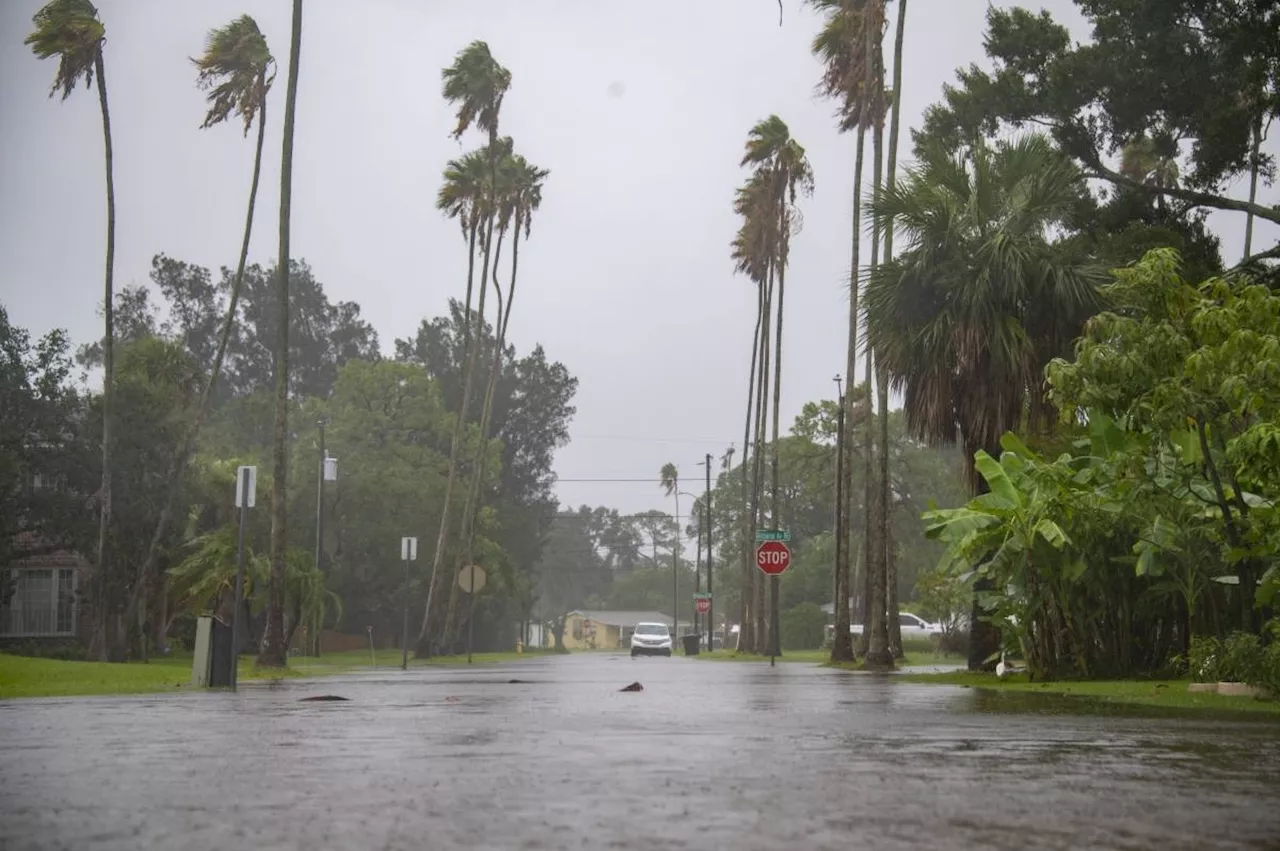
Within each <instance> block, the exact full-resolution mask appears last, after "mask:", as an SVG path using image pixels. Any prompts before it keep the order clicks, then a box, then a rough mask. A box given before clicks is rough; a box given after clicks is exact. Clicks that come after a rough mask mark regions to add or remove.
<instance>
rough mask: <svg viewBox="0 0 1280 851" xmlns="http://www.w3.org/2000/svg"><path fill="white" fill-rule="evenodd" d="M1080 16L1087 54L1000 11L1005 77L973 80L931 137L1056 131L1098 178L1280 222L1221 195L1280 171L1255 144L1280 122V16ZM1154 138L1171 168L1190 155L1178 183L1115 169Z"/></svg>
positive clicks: (1034, 23)
mask: <svg viewBox="0 0 1280 851" xmlns="http://www.w3.org/2000/svg"><path fill="white" fill-rule="evenodd" d="M1077 6H1079V7H1080V11H1081V12H1082V13H1083V14H1084V16H1085V18H1086V20H1087V21H1088V22H1089V23H1090V24H1091V25H1092V28H1093V38H1092V39H1091V40H1090V41H1088V42H1086V43H1082V44H1076V43H1073V41H1072V39H1071V37H1070V34H1069V33H1068V31H1067V29H1066V27H1064V26H1061V25H1060V24H1058V23H1056V22H1055V21H1054V20H1053V18H1052V17H1051V16H1050V15H1049V13H1048V12H1041V13H1040V14H1039V15H1036V14H1033V13H1032V12H1029V11H1027V10H1025V9H1021V8H1014V9H1007V10H1005V9H994V8H993V9H991V10H989V11H988V13H987V37H986V39H985V41H984V44H985V47H986V51H987V55H988V56H989V57H990V58H991V59H992V60H993V61H994V65H995V67H994V70H993V71H991V72H986V71H983V70H980V69H979V68H977V67H976V66H970V67H969V68H967V69H962V70H961V71H960V72H959V73H958V78H959V84H958V85H956V86H952V87H947V88H946V90H945V91H944V103H943V104H941V105H939V106H937V107H935V108H933V109H931V110H930V111H929V113H928V114H927V115H926V120H925V126H924V130H923V133H922V138H923V139H926V140H928V139H933V140H937V139H944V140H950V141H951V143H953V144H971V143H973V142H975V141H976V140H977V139H979V138H980V137H983V136H988V137H990V136H992V135H995V134H998V133H1000V132H1001V131H1002V130H1003V129H1006V128H1008V127H1010V126H1012V127H1021V126H1024V125H1028V124H1032V125H1035V126H1036V127H1047V128H1048V129H1049V131H1050V132H1051V133H1052V135H1053V137H1054V139H1055V140H1056V141H1057V142H1058V143H1059V144H1060V145H1061V146H1062V148H1063V150H1064V151H1065V152H1066V153H1067V154H1069V155H1070V156H1071V157H1073V158H1074V159H1076V160H1077V161H1078V162H1079V163H1080V164H1081V165H1082V166H1083V168H1084V170H1085V173H1086V175H1087V176H1088V177H1096V178H1099V179H1102V180H1105V181H1108V182H1109V183H1111V184H1113V185H1115V186H1118V187H1123V188H1126V189H1131V190H1136V191H1141V192H1145V193H1147V194H1148V195H1150V196H1157V195H1159V196H1164V197H1166V198H1169V199H1173V200H1176V201H1179V202H1182V203H1184V204H1187V205H1191V206H1198V207H1209V208H1214V209H1221V210H1235V211H1239V212H1243V213H1246V214H1247V216H1250V217H1253V218H1260V219H1264V220H1267V221H1272V222H1280V211H1278V210H1275V209H1272V208H1268V207H1265V206H1263V205H1260V204H1257V203H1256V202H1253V201H1244V200H1239V199H1236V198H1232V197H1230V196H1228V195H1226V194H1223V193H1222V188H1223V186H1225V184H1227V183H1228V182H1229V181H1230V180H1231V179H1232V178H1233V177H1235V176H1236V175H1238V174H1240V173H1242V172H1246V171H1247V172H1252V171H1254V170H1255V168H1256V169H1259V170H1261V172H1262V173H1263V174H1268V173H1270V169H1271V168H1272V165H1273V164H1272V163H1271V162H1270V160H1269V159H1268V158H1266V157H1265V156H1263V155H1261V154H1260V152H1259V151H1258V150H1257V147H1258V146H1257V145H1256V144H1255V143H1256V140H1257V138H1258V134H1257V132H1256V131H1257V130H1258V128H1259V127H1260V122H1263V123H1265V122H1266V121H1269V120H1271V119H1272V118H1274V117H1275V116H1276V115H1277V114H1278V113H1280V88H1278V86H1277V81H1278V75H1277V72H1276V70H1275V69H1276V68H1277V67H1280V65H1277V59H1280V41H1277V40H1276V39H1275V37H1274V35H1273V34H1274V33H1275V32H1277V31H1280V10H1277V9H1276V8H1275V6H1274V4H1268V3H1262V4H1253V3H1209V2H1204V0H1169V2H1128V0H1077ZM1133 56H1142V57H1144V60H1143V61H1142V62H1138V63H1135V62H1133V61H1132V57H1133ZM1224 92H1239V93H1240V94H1239V96H1238V97H1234V98H1233V97H1224V96H1223V93H1224ZM1143 140H1149V142H1150V144H1152V145H1153V146H1154V148H1155V150H1156V151H1157V152H1160V156H1162V157H1172V156H1173V155H1174V152H1175V150H1176V149H1177V148H1178V147H1185V148H1186V149H1187V150H1188V151H1189V156H1188V157H1187V158H1186V162H1187V166H1188V167H1186V168H1182V169H1180V172H1181V183H1180V184H1179V183H1178V182H1175V181H1173V180H1169V179H1160V180H1151V179H1145V178H1144V177H1143V176H1141V175H1135V174H1132V173H1125V171H1124V170H1116V169H1114V168H1112V167H1111V166H1109V165H1108V164H1107V162H1106V160H1105V158H1104V154H1105V153H1107V152H1110V151H1115V150H1117V149H1121V148H1123V147H1125V146H1126V145H1132V144H1146V142H1144V141H1143ZM1148 174H1150V172H1148ZM1165 174H1166V177H1168V176H1172V175H1171V172H1170V171H1169V170H1168V169H1167V167H1166V168H1165ZM1263 254H1267V255H1268V256H1275V254H1276V252H1275V251H1270V252H1263Z"/></svg>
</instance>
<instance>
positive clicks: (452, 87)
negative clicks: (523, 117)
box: [441, 41, 511, 139]
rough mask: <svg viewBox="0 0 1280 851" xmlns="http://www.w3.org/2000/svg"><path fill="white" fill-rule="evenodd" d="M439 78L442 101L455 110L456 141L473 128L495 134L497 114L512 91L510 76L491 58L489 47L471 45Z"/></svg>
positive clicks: (482, 43) (464, 49)
mask: <svg viewBox="0 0 1280 851" xmlns="http://www.w3.org/2000/svg"><path fill="white" fill-rule="evenodd" d="M441 77H442V79H443V86H442V94H443V95H444V99H445V100H446V101H448V102H449V103H451V104H453V105H455V106H456V107H457V110H458V112H457V116H458V123H457V125H456V126H455V127H454V130H453V137H454V138H455V139H458V138H461V136H462V134H463V133H465V132H467V130H468V128H470V127H471V125H472V124H475V125H476V126H477V127H478V128H479V129H480V130H482V131H483V132H485V133H489V134H491V135H492V134H495V133H497V132H498V114H499V113H500V112H501V111H502V99H503V97H504V96H505V95H506V93H507V89H509V88H510V87H511V72H510V71H508V70H507V69H506V68H503V67H502V66H501V65H499V64H498V62H497V60H496V59H494V58H493V54H492V53H490V51H489V45H488V44H486V43H485V42H483V41H473V42H471V44H469V45H467V46H466V47H465V48H463V50H462V52H460V53H459V54H458V55H457V57H456V58H455V59H454V60H453V64H452V65H450V66H449V67H448V68H445V69H444V71H443V72H441Z"/></svg>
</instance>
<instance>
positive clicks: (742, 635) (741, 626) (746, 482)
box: [737, 282, 764, 653]
mask: <svg viewBox="0 0 1280 851" xmlns="http://www.w3.org/2000/svg"><path fill="white" fill-rule="evenodd" d="M763 322H764V283H763V282H760V283H759V284H758V285H757V287H756V327H755V331H754V332H753V333H752V335H751V370H750V371H749V372H748V373H747V418H746V422H744V423H743V426H742V520H741V525H742V592H741V596H742V599H741V600H740V605H739V612H738V648H737V649H738V650H740V651H742V652H744V653H754V652H755V640H754V638H755V637H754V635H753V631H752V630H751V628H750V624H751V622H752V618H753V615H754V611H753V605H752V604H753V602H754V600H753V598H752V593H751V590H752V584H751V581H752V575H753V573H754V571H755V567H754V564H753V559H752V557H751V555H752V541H753V539H754V535H755V529H754V528H752V524H753V523H754V522H755V518H754V517H753V516H752V513H751V511H749V510H748V506H749V505H751V477H750V476H748V475H747V462H748V461H750V462H751V463H753V464H754V463H755V461H754V456H753V455H752V454H751V447H752V440H751V438H752V433H751V424H752V423H753V422H754V420H753V419H752V415H751V414H752V407H753V405H752V403H753V402H754V401H755V390H756V384H757V380H756V368H757V360H758V355H759V353H760V325H761V323H763Z"/></svg>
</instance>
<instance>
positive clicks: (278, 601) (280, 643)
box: [258, 0, 302, 668]
mask: <svg viewBox="0 0 1280 851" xmlns="http://www.w3.org/2000/svg"><path fill="white" fill-rule="evenodd" d="M301 52H302V0H293V26H292V28H291V31H290V35H289V78H288V83H287V84H286V88H285V96H284V141H283V143H282V145H281V152H280V249H279V255H278V257H279V260H278V261H277V266H278V269H277V274H278V276H279V277H278V279H277V282H276V286H277V294H278V295H277V297H278V300H279V302H280V315H279V318H278V319H277V323H278V324H277V325H276V350H275V365H274V366H275V369H274V372H275V384H276V428H275V435H274V442H273V445H272V448H271V456H272V457H271V467H272V479H271V582H270V586H269V589H268V590H269V593H268V596H267V626H266V630H265V634H264V635H263V637H262V649H261V651H260V652H259V654H258V664H259V665H261V666H263V667H280V668H282V667H284V666H285V665H286V664H287V663H288V656H287V650H288V647H287V645H286V644H285V632H284V597H285V581H286V578H287V570H288V558H287V549H288V539H287V537H286V524H287V522H288V513H287V512H288V505H287V504H286V499H287V492H286V490H285V482H286V479H287V469H286V462H287V460H288V454H287V450H286V446H285V436H286V433H287V431H288V426H289V217H290V213H291V208H290V205H291V203H292V201H293V132H294V118H295V113H296V111H297V103H298V61H299V59H300V58H301V56H300V54H301Z"/></svg>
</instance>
